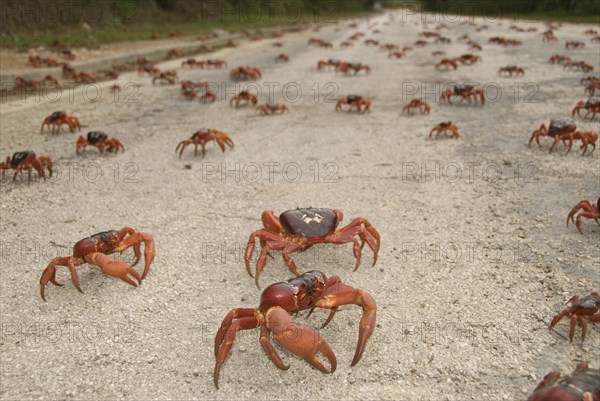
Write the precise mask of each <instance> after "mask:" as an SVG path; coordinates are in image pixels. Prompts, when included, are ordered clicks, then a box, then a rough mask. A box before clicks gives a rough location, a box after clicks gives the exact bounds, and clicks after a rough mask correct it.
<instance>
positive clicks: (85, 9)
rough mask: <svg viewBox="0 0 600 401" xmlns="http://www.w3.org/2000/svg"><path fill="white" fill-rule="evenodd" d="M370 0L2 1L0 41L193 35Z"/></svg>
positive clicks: (285, 20) (309, 16)
mask: <svg viewBox="0 0 600 401" xmlns="http://www.w3.org/2000/svg"><path fill="white" fill-rule="evenodd" d="M373 3H374V0H350V1H348V0H319V1H317V0H4V1H3V2H1V5H0V10H1V13H0V46H1V47H21V48H23V47H33V46H39V45H44V46H47V45H49V44H50V43H52V42H54V41H60V42H63V43H65V44H66V45H67V46H73V47H77V46H87V47H93V46H97V45H99V44H102V43H109V42H117V41H123V40H144V39H151V38H166V37H169V36H194V35H204V34H207V33H210V32H211V31H212V30H213V29H216V28H219V29H225V30H228V31H236V30H241V29H255V28H261V27H266V26H272V25H287V24H297V23H302V22H320V23H331V22H334V21H336V20H337V19H339V18H343V17H347V16H353V15H359V14H364V13H366V12H369V10H371V9H372V7H373Z"/></svg>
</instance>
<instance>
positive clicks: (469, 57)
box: [456, 54, 481, 65]
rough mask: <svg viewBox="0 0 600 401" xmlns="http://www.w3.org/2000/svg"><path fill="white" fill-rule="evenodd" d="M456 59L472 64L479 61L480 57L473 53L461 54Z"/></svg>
mask: <svg viewBox="0 0 600 401" xmlns="http://www.w3.org/2000/svg"><path fill="white" fill-rule="evenodd" d="M456 60H457V61H459V62H460V63H462V64H465V65H472V64H475V63H477V62H481V57H480V56H477V55H475V54H463V55H461V56H460V57H458V58H457V59H456Z"/></svg>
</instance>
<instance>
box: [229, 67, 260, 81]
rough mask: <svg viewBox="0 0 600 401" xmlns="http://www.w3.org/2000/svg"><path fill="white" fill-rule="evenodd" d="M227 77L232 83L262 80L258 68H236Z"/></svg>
mask: <svg viewBox="0 0 600 401" xmlns="http://www.w3.org/2000/svg"><path fill="white" fill-rule="evenodd" d="M229 75H230V76H231V79H233V80H234V81H241V80H247V79H259V78H262V74H261V73H260V70H259V69H258V68H254V67H248V66H246V67H244V66H242V67H236V68H234V69H232V70H231V71H230V73H229Z"/></svg>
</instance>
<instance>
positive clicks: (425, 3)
mask: <svg viewBox="0 0 600 401" xmlns="http://www.w3.org/2000/svg"><path fill="white" fill-rule="evenodd" d="M404 4H405V5H410V6H413V7H417V8H419V7H420V9H422V10H423V11H429V12H437V13H441V14H459V15H473V16H488V17H490V18H491V17H493V18H509V19H515V20H516V21H523V20H554V21H569V22H588V23H596V24H600V1H597V0H502V1H500V0H479V1H473V0H420V1H406V2H404Z"/></svg>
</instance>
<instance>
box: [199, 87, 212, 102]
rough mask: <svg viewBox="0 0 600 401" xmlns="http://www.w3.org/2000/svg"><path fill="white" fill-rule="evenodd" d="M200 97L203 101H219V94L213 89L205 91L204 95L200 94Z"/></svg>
mask: <svg viewBox="0 0 600 401" xmlns="http://www.w3.org/2000/svg"><path fill="white" fill-rule="evenodd" d="M198 99H199V100H200V101H201V102H203V103H204V102H210V103H214V102H216V101H217V94H216V93H215V92H213V91H209V90H207V91H206V92H204V95H202V96H199V97H198Z"/></svg>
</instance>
